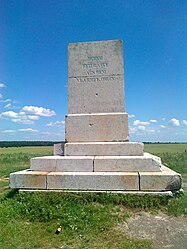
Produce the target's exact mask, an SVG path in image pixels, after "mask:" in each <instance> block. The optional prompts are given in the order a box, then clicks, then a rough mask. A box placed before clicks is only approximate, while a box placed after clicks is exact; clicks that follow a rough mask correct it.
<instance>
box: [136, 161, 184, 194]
mask: <svg viewBox="0 0 187 249" xmlns="http://www.w3.org/2000/svg"><path fill="white" fill-rule="evenodd" d="M161 170H162V171H161V172H154V174H152V172H139V175H140V190H142V191H161V190H179V189H180V188H181V184H182V178H181V175H180V174H178V173H176V172H175V171H173V170H171V169H169V168H168V167H166V166H164V165H162V168H161Z"/></svg>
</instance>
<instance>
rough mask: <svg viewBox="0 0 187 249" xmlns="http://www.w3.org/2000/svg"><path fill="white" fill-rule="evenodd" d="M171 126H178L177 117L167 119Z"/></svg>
mask: <svg viewBox="0 0 187 249" xmlns="http://www.w3.org/2000/svg"><path fill="white" fill-rule="evenodd" d="M169 122H170V123H171V124H172V125H173V126H180V122H179V120H178V119H176V118H172V119H171V120H170V121H169Z"/></svg>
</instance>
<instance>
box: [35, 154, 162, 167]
mask: <svg viewBox="0 0 187 249" xmlns="http://www.w3.org/2000/svg"><path fill="white" fill-rule="evenodd" d="M160 167H161V160H160V158H159V157H156V156H153V155H151V154H149V153H144V155H143V156H95V157H93V156H45V157H35V158H32V159H31V170H36V171H59V172H98V171H103V172H112V171H113V172H137V171H143V172H146V171H148V172H150V171H151V172H152V171H153V172H156V171H157V172H159V171H160Z"/></svg>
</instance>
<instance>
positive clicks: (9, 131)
mask: <svg viewBox="0 0 187 249" xmlns="http://www.w3.org/2000/svg"><path fill="white" fill-rule="evenodd" d="M14 132H15V130H3V131H1V133H14Z"/></svg>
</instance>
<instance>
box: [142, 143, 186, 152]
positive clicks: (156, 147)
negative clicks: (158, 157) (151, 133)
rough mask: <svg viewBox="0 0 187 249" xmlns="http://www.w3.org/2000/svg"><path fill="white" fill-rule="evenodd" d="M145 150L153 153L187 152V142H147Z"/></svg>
mask: <svg viewBox="0 0 187 249" xmlns="http://www.w3.org/2000/svg"><path fill="white" fill-rule="evenodd" d="M144 148H145V151H146V152H149V153H153V154H158V153H159V154H160V153H184V152H186V153H187V144H145V145H144Z"/></svg>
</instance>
